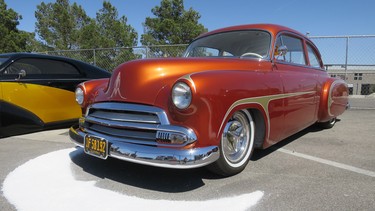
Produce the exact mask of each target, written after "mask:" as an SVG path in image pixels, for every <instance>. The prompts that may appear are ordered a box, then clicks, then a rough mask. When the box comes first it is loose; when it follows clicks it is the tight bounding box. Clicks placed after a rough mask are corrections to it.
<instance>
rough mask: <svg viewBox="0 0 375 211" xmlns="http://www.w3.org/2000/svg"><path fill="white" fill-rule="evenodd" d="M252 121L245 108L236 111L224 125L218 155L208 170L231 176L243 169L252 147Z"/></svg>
mask: <svg viewBox="0 0 375 211" xmlns="http://www.w3.org/2000/svg"><path fill="white" fill-rule="evenodd" d="M254 132H255V131H254V121H253V118H252V116H251V114H250V113H249V112H248V111H247V110H241V111H237V112H235V113H234V114H233V116H232V117H231V118H230V119H229V120H228V122H227V123H226V125H225V128H224V131H223V134H222V136H221V140H220V157H219V159H218V160H217V161H216V162H214V163H213V164H211V165H209V166H208V168H209V170H210V171H212V172H214V173H216V174H220V175H222V176H231V175H234V174H237V173H239V172H241V171H242V170H244V169H245V167H246V165H247V163H248V162H249V158H250V155H251V154H252V152H253V148H254Z"/></svg>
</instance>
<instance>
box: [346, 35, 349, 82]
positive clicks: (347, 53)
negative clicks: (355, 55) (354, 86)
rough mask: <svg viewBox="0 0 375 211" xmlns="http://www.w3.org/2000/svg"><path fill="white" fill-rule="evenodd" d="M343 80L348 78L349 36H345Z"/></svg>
mask: <svg viewBox="0 0 375 211" xmlns="http://www.w3.org/2000/svg"><path fill="white" fill-rule="evenodd" d="M345 51H346V52H345V81H347V80H348V76H347V72H348V56H349V36H348V37H346V49H345Z"/></svg>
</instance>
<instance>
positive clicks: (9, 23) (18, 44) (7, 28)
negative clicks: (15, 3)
mask: <svg viewBox="0 0 375 211" xmlns="http://www.w3.org/2000/svg"><path fill="white" fill-rule="evenodd" d="M21 19H22V16H20V15H18V14H17V13H16V12H15V11H14V10H12V9H8V8H7V5H6V4H5V2H4V0H0V53H7V52H21V51H27V50H28V44H29V43H30V42H31V40H32V39H33V37H34V34H33V33H28V32H25V31H21V30H18V29H17V26H18V25H19V20H21Z"/></svg>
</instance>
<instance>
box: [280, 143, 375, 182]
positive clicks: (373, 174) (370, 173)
mask: <svg viewBox="0 0 375 211" xmlns="http://www.w3.org/2000/svg"><path fill="white" fill-rule="evenodd" d="M277 151H279V152H283V153H286V154H289V155H293V156H296V157H300V158H304V159H307V160H312V161H315V162H318V163H322V164H326V165H329V166H333V167H336V168H341V169H344V170H347V171H352V172H355V173H358V174H363V175H366V176H370V177H375V172H373V171H369V170H365V169H361V168H357V167H354V166H350V165H346V164H342V163H338V162H335V161H330V160H326V159H322V158H318V157H314V156H311V155H306V154H303V153H299V152H294V151H291V150H287V149H283V148H280V149H278V150H277Z"/></svg>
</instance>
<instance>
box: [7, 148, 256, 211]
mask: <svg viewBox="0 0 375 211" xmlns="http://www.w3.org/2000/svg"><path fill="white" fill-rule="evenodd" d="M74 150H75V149H65V150H60V151H55V152H51V153H48V154H45V155H42V156H39V157H37V158H35V159H32V160H30V161H28V162H26V163H25V164H23V165H21V166H19V167H18V168H16V169H15V170H14V171H13V172H11V173H10V174H9V175H8V176H7V177H6V178H5V181H4V184H3V194H4V196H5V197H6V198H7V199H8V201H9V202H10V203H11V204H13V205H14V206H15V207H16V208H17V210H20V211H29V210H30V211H34V210H39V211H50V210H55V211H58V210H64V211H66V210H70V211H71V210H91V211H94V210H100V211H103V210H150V209H152V210H247V209H249V208H250V207H251V206H253V205H255V204H256V203H257V202H258V201H259V200H260V199H261V198H262V197H263V192H262V191H256V192H253V193H249V194H243V195H239V196H234V197H227V198H220V199H217V200H208V201H170V200H150V199H142V198H139V197H134V196H127V195H125V194H121V193H117V192H114V191H110V190H106V189H102V188H98V187H96V186H95V183H96V182H95V181H89V182H87V181H78V180H76V179H75V178H74V176H73V173H72V171H71V164H72V161H71V159H70V157H69V153H71V152H73V151H74Z"/></svg>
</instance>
